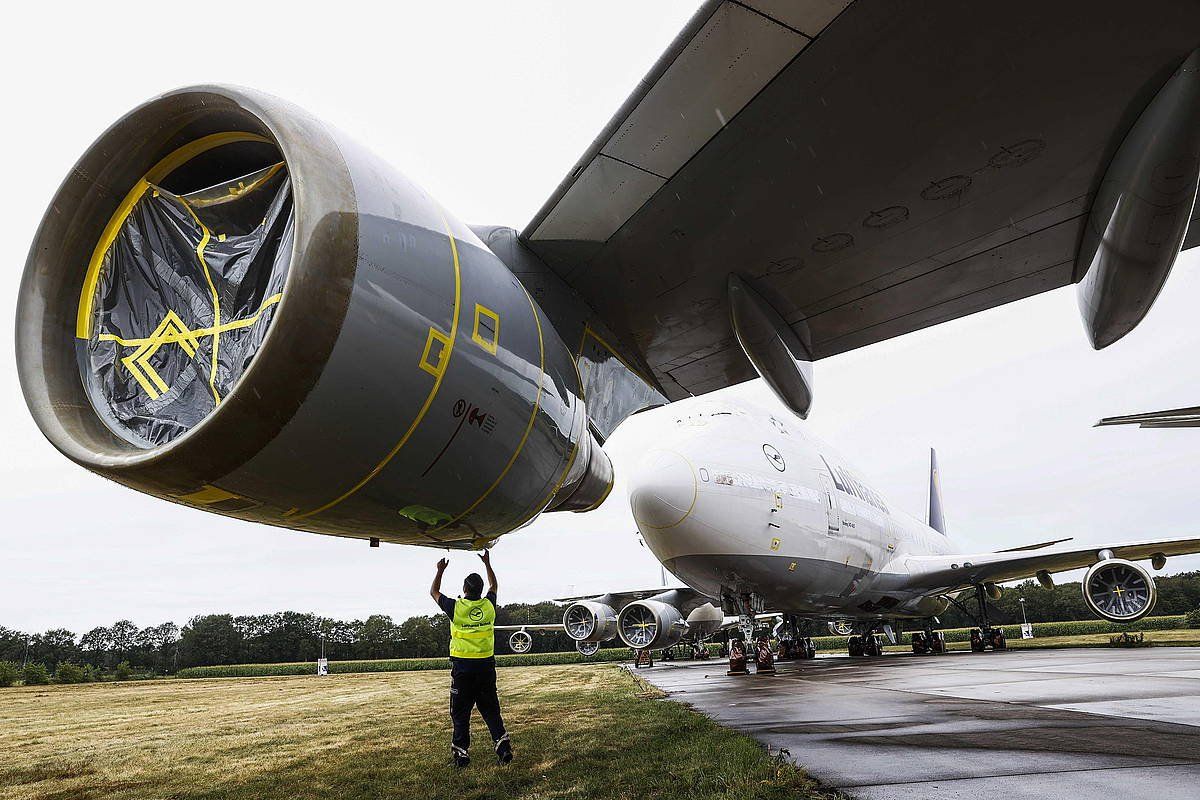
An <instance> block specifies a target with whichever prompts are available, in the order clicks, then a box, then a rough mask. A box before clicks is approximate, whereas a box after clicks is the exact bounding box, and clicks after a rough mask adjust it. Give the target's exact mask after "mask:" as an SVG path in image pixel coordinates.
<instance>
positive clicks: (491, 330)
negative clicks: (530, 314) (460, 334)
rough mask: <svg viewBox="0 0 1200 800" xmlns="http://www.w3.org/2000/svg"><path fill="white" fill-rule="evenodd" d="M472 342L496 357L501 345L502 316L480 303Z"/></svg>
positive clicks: (472, 333)
mask: <svg viewBox="0 0 1200 800" xmlns="http://www.w3.org/2000/svg"><path fill="white" fill-rule="evenodd" d="M535 313H536V312H535ZM480 321H482V322H483V324H482V325H480ZM481 328H482V333H481V332H480V329H481ZM471 341H473V342H475V344H477V345H479V346H480V347H482V348H483V349H484V350H487V351H488V352H489V353H491V354H492V355H496V349H497V348H498V347H499V344H500V315H499V314H497V313H496V312H495V311H492V310H491V309H490V308H488V307H487V306H485V305H482V304H480V303H476V304H475V327H474V328H473V329H472V330H471Z"/></svg>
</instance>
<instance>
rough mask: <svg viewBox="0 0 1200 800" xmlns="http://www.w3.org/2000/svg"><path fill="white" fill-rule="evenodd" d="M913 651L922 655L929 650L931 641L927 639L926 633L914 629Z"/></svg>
mask: <svg viewBox="0 0 1200 800" xmlns="http://www.w3.org/2000/svg"><path fill="white" fill-rule="evenodd" d="M912 651H913V652H914V653H916V654H917V655H922V654H924V653H928V652H929V642H928V641H926V639H925V634H924V633H923V632H921V631H913V633H912Z"/></svg>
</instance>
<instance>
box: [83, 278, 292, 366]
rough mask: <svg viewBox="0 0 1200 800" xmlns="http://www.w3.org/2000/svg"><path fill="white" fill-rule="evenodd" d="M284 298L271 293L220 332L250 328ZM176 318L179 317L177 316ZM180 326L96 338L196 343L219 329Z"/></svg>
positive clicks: (130, 344)
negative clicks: (127, 336) (137, 335)
mask: <svg viewBox="0 0 1200 800" xmlns="http://www.w3.org/2000/svg"><path fill="white" fill-rule="evenodd" d="M282 299H283V292H278V293H276V294H273V295H271V296H270V297H268V298H267V299H266V300H263V302H262V305H261V306H259V307H258V311H255V312H254V313H253V314H251V315H250V316H248V317H243V318H242V319H235V320H232V321H230V322H223V323H221V325H220V326H219V330H220V332H221V333H225V332H227V331H232V330H237V329H239V328H249V327H250V326H251V325H253V324H254V323H256V322H258V319H259V317H261V316H262V313H263V312H264V311H266V310H267V309H268V308H270V307H271V306H273V305H275V304H276V303H278V302H279V301H280V300H282ZM174 313H175V312H173V311H168V312H167V314H168V316H169V315H172V314H174ZM176 319H178V317H176ZM180 326H181V329H180V330H175V331H165V332H163V333H154V334H151V335H149V336H143V337H140V338H134V339H125V338H123V337H121V336H118V335H116V334H115V333H102V334H100V335H99V336H98V337H96V338H97V339H99V341H101V342H116V343H117V344H119V345H121V346H122V347H139V346H141V345H144V344H169V343H171V342H179V343H181V344H182V343H183V342H185V341H189V340H190V341H191V342H192V343H193V344H196V341H195V340H197V339H203V338H205V337H206V336H212V335H213V334H214V333H216V332H217V331H218V328H217V327H215V326H214V327H208V328H196V329H194V330H188V329H187V327H186V326H183V325H182V322H181V323H180ZM185 349H186V347H185ZM189 355H195V353H194V351H193V352H190V353H189Z"/></svg>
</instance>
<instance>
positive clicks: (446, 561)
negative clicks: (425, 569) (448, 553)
mask: <svg viewBox="0 0 1200 800" xmlns="http://www.w3.org/2000/svg"><path fill="white" fill-rule="evenodd" d="M448 566H450V559H448V558H443V559H442V560H441V561H439V562H438V572H445V571H446V567H448Z"/></svg>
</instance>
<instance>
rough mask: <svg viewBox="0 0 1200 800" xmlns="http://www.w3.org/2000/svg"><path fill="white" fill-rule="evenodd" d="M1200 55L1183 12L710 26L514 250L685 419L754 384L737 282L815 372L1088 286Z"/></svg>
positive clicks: (900, 9)
mask: <svg viewBox="0 0 1200 800" xmlns="http://www.w3.org/2000/svg"><path fill="white" fill-rule="evenodd" d="M1198 33H1200V4H1197V3H1192V2H1184V1H1183V0H1178V1H1174V0H1168V1H1166V2H1163V3H1160V4H1156V5H1155V6H1154V10H1153V13H1148V12H1147V11H1146V9H1145V8H1144V7H1140V6H1137V5H1136V4H1129V3H1123V2H1118V0H1090V1H1088V2H1084V1H1083V0H1071V1H1070V2H1067V1H1064V2H1055V3H1045V2H1032V1H1031V0H1024V1H1022V2H1016V3H1008V4H1004V6H1003V7H1000V6H997V5H990V6H984V7H980V6H979V5H977V4H973V3H961V2H950V0H943V1H941V2H930V1H928V0H923V1H922V2H917V0H909V1H907V2H903V1H901V0H895V1H894V2H876V1H874V0H856V1H855V2H849V0H797V1H796V2H782V0H745V2H728V1H727V2H708V3H706V4H705V5H704V6H703V7H702V8H701V9H700V11H699V12H698V13H697V14H696V16H695V17H694V18H693V19H692V21H691V22H690V23H689V24H688V26H687V27H686V28H685V30H684V31H683V33H681V35H680V36H679V38H678V39H676V41H675V42H674V43H673V44H672V45H671V47H670V48H669V49H668V51H667V52H666V53H665V54H664V55H663V57H662V59H660V61H659V62H658V63H657V64H656V65H655V67H654V68H653V69H652V70H651V72H650V74H649V75H648V76H647V77H646V79H645V80H644V81H643V82H642V83H641V84H640V85H639V86H638V88H637V90H636V91H635V92H634V94H633V95H632V96H631V97H630V99H629V100H628V101H627V102H626V104H625V105H624V106H623V107H622V109H621V110H620V111H619V112H618V114H617V116H616V117H614V119H613V120H612V122H611V123H610V124H609V125H608V126H607V127H606V128H605V130H604V131H603V132H602V133H601V135H600V137H599V138H598V139H597V140H596V142H595V143H594V144H593V145H592V147H591V148H590V149H589V150H588V151H587V153H585V155H584V157H583V158H582V159H581V160H580V162H579V164H578V165H577V166H576V168H575V169H574V170H572V172H571V174H570V175H569V176H568V178H567V179H566V180H565V181H564V182H563V184H562V185H561V186H560V187H559V189H558V190H557V191H556V192H555V194H554V195H553V196H552V197H551V199H550V200H549V201H548V202H547V204H546V205H545V206H544V207H543V209H542V210H541V211H540V212H539V213H538V214H537V215H536V216H535V218H534V219H533V220H532V221H531V222H530V224H529V225H528V226H527V227H526V229H525V230H524V232H523V234H522V237H523V239H524V241H525V242H526V243H527V244H528V245H529V246H530V247H531V248H532V249H534V251H535V252H537V253H538V254H539V255H540V256H541V257H542V258H543V259H544V260H545V261H546V262H547V263H548V264H549V265H550V266H551V268H553V269H554V270H555V271H556V272H558V274H559V275H560V276H561V277H562V278H563V279H564V280H565V281H566V282H567V283H568V284H570V285H571V286H572V287H573V288H575V289H576V290H577V291H579V292H580V294H581V295H582V296H583V297H584V298H585V299H586V300H587V301H588V302H589V303H590V304H591V305H592V307H593V308H594V309H595V311H596V312H597V314H598V315H599V316H600V318H601V319H602V320H603V321H604V322H605V323H606V324H607V325H608V326H609V328H611V329H612V330H613V331H614V332H615V334H616V335H617V336H618V337H619V338H620V339H621V341H622V342H623V343H625V344H626V345H628V346H630V347H631V348H632V349H633V350H635V351H636V353H637V354H638V356H640V358H641V359H642V360H643V361H644V362H645V363H646V364H648V365H649V367H650V369H651V370H652V371H653V373H654V378H655V379H656V380H657V381H658V382H659V383H660V384H661V385H662V387H663V389H664V391H665V393H666V394H667V396H668V397H670V398H671V399H678V398H680V397H683V396H686V395H688V394H699V393H703V392H706V391H710V390H712V389H716V388H720V387H723V386H727V385H730V384H733V383H737V382H740V381H742V380H746V379H748V378H751V377H753V376H754V372H753V370H752V368H751V366H750V364H749V363H748V362H747V361H746V359H745V358H744V356H743V355H742V353H741V351H740V349H739V348H738V346H737V344H736V342H735V341H734V339H733V338H732V335H731V333H730V328H729V323H728V307H727V302H726V290H725V286H726V281H727V278H728V275H729V274H730V273H738V274H740V275H742V276H743V277H745V278H747V279H748V280H750V281H751V282H752V283H753V285H754V286H755V288H756V289H757V290H758V291H759V292H760V293H761V294H763V296H764V297H766V298H768V299H769V301H770V302H771V303H772V305H774V306H775V307H776V308H777V309H778V310H779V311H780V313H781V314H782V315H783V316H784V318H785V320H786V321H787V323H788V324H789V325H791V326H792V327H793V328H794V329H795V330H796V331H797V333H803V334H804V335H806V336H808V337H809V340H810V341H811V347H812V352H813V355H814V357H816V358H823V357H827V356H831V355H835V354H837V353H841V352H845V351H847V350H852V349H855V348H858V347H862V346H865V345H868V344H871V343H874V342H878V341H882V340H884V339H888V338H891V337H893V336H898V335H901V334H904V333H907V332H910V331H914V330H917V329H920V328H924V327H927V326H930V325H934V324H937V323H940V322H943V321H947V320H951V319H955V318H957V317H961V316H964V315H967V314H971V313H974V312H976V311H981V310H984V309H987V308H991V307H994V306H998V305H1002V304H1004V303H1007V302H1010V301H1013V300H1017V299H1020V298H1023V297H1027V296H1030V295H1034V294H1038V293H1040V292H1044V291H1047V290H1050V289H1054V288H1057V287H1061V286H1064V285H1067V284H1069V283H1072V282H1073V281H1075V280H1077V279H1078V277H1079V273H1078V271H1077V269H1076V266H1075V256H1076V251H1077V249H1078V246H1079V241H1080V238H1081V233H1082V228H1083V224H1084V220H1085V216H1086V214H1087V212H1088V210H1089V208H1090V202H1091V197H1092V196H1093V195H1094V193H1095V191H1096V188H1097V186H1098V182H1099V180H1100V178H1101V176H1102V175H1103V172H1104V168H1105V167H1106V165H1107V164H1108V163H1109V161H1110V159H1111V158H1112V155H1113V153H1114V152H1115V150H1116V148H1117V146H1118V145H1119V144H1120V142H1121V140H1122V138H1123V137H1124V135H1125V133H1126V132H1127V131H1128V130H1129V129H1130V127H1131V125H1132V124H1133V122H1134V121H1135V120H1136V119H1137V116H1138V114H1139V113H1140V112H1141V110H1142V109H1143V108H1144V107H1145V106H1146V104H1147V103H1148V102H1149V100H1150V99H1151V98H1152V97H1153V96H1154V94H1155V92H1156V91H1157V89H1158V88H1159V87H1160V86H1161V85H1162V84H1163V82H1164V81H1165V80H1166V79H1167V78H1168V77H1169V76H1170V75H1171V74H1172V71H1173V70H1174V69H1175V68H1176V67H1177V66H1178V65H1179V63H1180V62H1181V61H1182V60H1183V58H1184V57H1186V56H1187V54H1188V53H1189V52H1191V50H1192V49H1193V48H1194V47H1195V46H1196V44H1197V41H1198V40H1200V36H1198V35H1197V34H1198ZM1198 237H1200V226H1197V228H1196V229H1195V230H1194V231H1193V235H1191V236H1190V237H1189V239H1188V241H1187V242H1186V243H1185V246H1192V245H1193V244H1195V243H1196V240H1197V238H1198Z"/></svg>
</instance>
